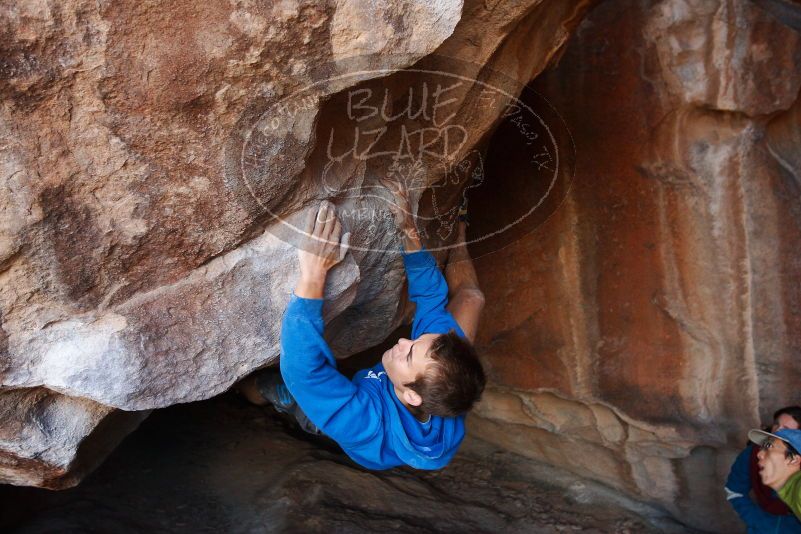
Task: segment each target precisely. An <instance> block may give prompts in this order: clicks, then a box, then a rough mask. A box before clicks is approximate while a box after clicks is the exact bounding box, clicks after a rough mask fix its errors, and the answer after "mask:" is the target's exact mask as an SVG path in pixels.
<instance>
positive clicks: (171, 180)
mask: <svg viewBox="0 0 801 534" xmlns="http://www.w3.org/2000/svg"><path fill="white" fill-rule="evenodd" d="M584 9H586V6H583V4H581V3H580V2H562V3H560V4H558V5H553V6H550V7H548V8H547V9H545V8H544V6H538V5H537V4H536V3H535V2H523V3H520V4H518V5H515V6H505V5H503V4H500V5H496V6H489V5H485V4H484V3H481V2H468V3H467V4H463V3H462V2H461V1H459V0H454V1H450V0H445V1H442V2H435V3H431V2H423V1H417V0H401V1H396V2H395V1H388V2H378V3H370V4H369V5H368V4H367V3H364V2H357V1H351V0H342V1H338V2H332V3H327V4H326V3H320V2H295V1H284V2H276V3H260V2H245V3H235V4H230V5H229V4H214V5H211V4H209V5H205V4H204V5H198V4H196V3H194V2H188V1H179V2H171V3H167V4H141V3H137V2H127V1H123V2H114V3H112V4H96V3H92V2H84V1H82V0H75V1H72V0H71V1H68V2H61V3H59V4H58V5H55V4H52V3H47V2H44V1H37V0H34V1H30V2H23V3H22V4H15V5H13V6H6V7H4V8H3V10H4V12H5V13H6V14H7V16H6V17H4V20H3V22H2V23H0V24H2V29H3V32H2V37H0V47H1V48H2V57H3V59H2V61H1V62H0V79H2V81H1V82H0V97H1V98H2V102H3V106H2V108H0V121H1V123H2V127H1V128H0V176H1V177H2V183H3V187H2V188H0V278H1V279H2V282H0V385H1V386H2V389H1V390H0V412H2V413H3V422H2V424H1V425H0V481H3V482H11V483H14V484H27V485H37V486H44V487H50V488H60V487H65V486H69V485H72V484H74V483H76V482H77V481H78V480H80V477H81V476H82V475H83V474H85V473H86V472H87V471H88V470H90V469H91V468H92V466H94V465H96V464H97V462H99V461H100V460H102V458H103V457H104V455H105V454H106V453H107V452H108V451H109V450H110V449H111V448H112V447H113V446H114V444H115V442H116V441H117V440H119V439H120V438H121V437H122V436H124V435H125V433H126V432H128V431H130V430H131V429H132V428H134V427H135V426H136V424H138V422H139V421H141V420H142V418H143V417H145V416H146V415H147V413H148V410H151V409H154V408H159V407H163V406H168V405H171V404H175V403H182V402H191V401H195V400H200V399H205V398H209V397H211V396H214V395H217V394H219V393H221V392H224V391H226V390H227V389H228V388H230V387H231V385H232V384H234V383H235V382H236V381H237V380H239V379H240V378H242V377H244V376H245V375H247V374H248V373H250V372H252V371H253V370H255V369H257V368H259V367H262V366H265V365H269V364H271V363H274V362H275V360H276V358H277V357H278V332H279V327H280V319H281V314H282V311H283V307H284V305H285V303H286V302H287V300H288V297H289V293H290V289H291V287H292V284H293V282H294V279H295V276H296V262H297V253H296V250H295V246H296V244H297V237H298V233H297V231H296V230H295V229H294V227H293V223H292V221H293V220H294V219H295V218H296V217H297V216H299V215H300V214H302V213H303V212H304V210H307V209H312V207H313V206H315V205H316V204H317V203H318V202H319V201H320V200H322V199H330V200H332V201H333V202H335V203H336V204H337V205H338V207H339V209H340V211H341V213H342V216H343V224H345V225H346V226H347V227H348V229H349V230H350V231H351V233H352V236H353V239H352V245H353V247H352V249H351V253H350V254H349V255H348V258H347V259H346V261H345V262H344V263H343V264H342V265H341V266H338V267H337V269H336V270H335V272H334V273H332V279H331V283H330V286H329V287H328V297H329V299H330V305H329V307H328V308H327V309H326V315H327V321H328V324H329V328H328V334H329V336H330V340H331V343H332V346H333V348H334V350H335V352H336V354H337V356H338V357H345V356H348V355H350V354H353V353H355V352H358V351H360V350H363V349H365V348H368V347H370V346H372V345H375V344H377V343H379V342H380V341H382V340H383V339H384V338H385V337H386V336H387V335H388V334H389V333H390V332H391V331H392V330H393V329H394V328H396V327H397V326H398V325H399V324H400V323H401V322H402V321H403V320H404V318H406V317H407V316H408V315H409V310H408V309H407V308H408V307H407V306H406V303H405V297H404V273H403V270H402V264H401V262H400V257H399V255H398V253H397V250H398V241H397V236H396V235H395V231H394V227H393V224H392V220H391V218H390V217H388V211H387V210H386V195H385V194H383V193H382V192H381V190H380V188H378V187H377V186H376V184H377V183H378V179H379V178H381V177H383V176H392V175H394V176H395V177H396V178H397V179H406V180H409V181H413V182H414V183H415V184H416V186H417V189H418V190H420V191H422V190H423V189H425V188H428V187H430V186H434V185H435V184H437V183H447V184H449V185H448V187H445V188H441V190H440V192H439V193H438V196H437V198H435V199H433V202H432V199H430V198H421V199H418V201H417V204H418V206H420V207H419V209H420V211H421V213H423V212H425V213H428V214H429V215H430V217H429V218H428V219H426V222H424V223H423V224H424V226H425V227H426V228H427V229H428V235H429V238H428V242H429V243H431V245H432V247H433V248H436V246H439V245H446V244H447V243H449V242H450V240H451V239H452V225H453V219H454V218H453V216H452V215H453V212H454V208H455V205H456V203H457V202H458V197H459V194H460V192H461V191H462V190H463V189H464V187H465V186H466V183H467V182H466V178H467V177H468V176H467V174H465V173H466V170H465V167H464V165H462V167H460V169H461V170H462V171H463V172H462V176H461V178H457V179H456V180H453V179H448V178H447V177H448V176H456V175H457V174H458V172H457V171H458V169H457V168H456V167H457V165H458V164H460V163H461V162H462V161H467V160H469V158H470V157H471V156H470V154H473V153H475V150H474V149H475V148H476V147H478V146H479V144H480V142H481V141H482V140H483V138H484V137H485V136H486V135H487V134H488V132H490V131H491V129H492V127H493V125H494V124H495V122H496V121H497V119H498V117H499V116H500V115H501V113H502V110H503V106H504V105H505V104H506V103H507V102H508V101H509V100H511V99H513V98H514V97H515V96H516V95H517V93H519V86H520V84H522V83H525V82H527V81H528V80H530V79H531V78H533V77H534V76H536V75H537V74H538V73H539V72H540V71H542V70H543V68H544V67H545V66H546V65H547V64H548V63H549V61H550V60H551V58H552V56H553V55H554V54H555V53H556V52H557V51H558V50H559V48H560V47H561V46H562V45H563V43H564V42H565V40H566V39H567V37H568V35H569V33H570V31H571V29H572V28H573V26H574V25H575V23H577V22H578V20H579V18H578V17H579V13H580V12H582V11H583V10H584ZM531 42H537V43H539V45H541V46H540V47H539V49H538V51H537V52H536V53H532V54H529V55H528V56H526V57H523V56H521V55H520V54H519V52H520V50H521V49H522V48H523V47H524V45H526V44H528V43H531ZM453 57H462V58H464V59H463V60H462V61H460V62H458V64H456V63H454V62H453V61H452V60H450V59H448V58H453ZM495 72H498V73H504V74H503V78H501V75H500V74H497V75H496V74H493V73H495ZM478 79H482V80H484V81H483V82H482V83H485V84H489V85H492V86H493V87H496V86H498V87H500V89H503V90H502V91H501V90H496V91H495V93H494V94H495V97H493V98H492V102H489V101H487V99H486V95H484V96H482V95H481V94H480V89H481V88H482V87H484V86H483V85H481V84H480V83H479V82H478V81H476V80H478ZM515 86H516V87H515ZM386 95H390V98H385V97H386ZM401 95H404V97H405V99H406V101H405V103H404V100H403V98H402V96H401ZM479 97H481V98H483V100H482V102H484V104H483V105H480V106H479V105H478V101H479V100H478V99H479ZM410 106H411V107H410ZM420 107H422V108H424V110H423V112H416V111H414V110H418V108H420ZM418 111H419V110H418ZM388 125H389V127H388ZM382 128H383V129H384V133H383V134H382V133H381V132H382ZM434 203H435V204H436V206H435V207H434V206H433V204H434ZM442 254H443V252H440V253H439V255H440V256H442ZM93 434H97V436H95V435H93ZM100 434H102V436H101V435H100ZM90 443H91V446H89V444H90ZM82 444H84V445H86V446H82ZM79 447H80V453H79Z"/></svg>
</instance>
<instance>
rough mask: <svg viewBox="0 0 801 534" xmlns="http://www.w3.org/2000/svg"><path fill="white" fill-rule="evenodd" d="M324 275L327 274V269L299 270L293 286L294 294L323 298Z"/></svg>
mask: <svg viewBox="0 0 801 534" xmlns="http://www.w3.org/2000/svg"><path fill="white" fill-rule="evenodd" d="M326 276H328V270H327V269H319V270H313V271H312V272H301V275H300V278H299V279H298V283H297V285H296V286H295V295H297V296H299V297H301V298H304V299H321V298H323V294H324V292H325V279H326Z"/></svg>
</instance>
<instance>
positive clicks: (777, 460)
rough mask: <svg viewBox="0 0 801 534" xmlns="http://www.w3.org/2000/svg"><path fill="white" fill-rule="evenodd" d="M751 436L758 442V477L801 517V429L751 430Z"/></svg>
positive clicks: (750, 437) (752, 439) (749, 436)
mask: <svg viewBox="0 0 801 534" xmlns="http://www.w3.org/2000/svg"><path fill="white" fill-rule="evenodd" d="M748 439H750V440H751V441H753V442H754V443H755V444H756V445H757V446H759V448H760V451H759V454H757V458H759V477H760V478H761V479H762V483H763V484H765V485H766V486H769V487H771V488H773V489H774V490H775V491H776V493H778V494H779V498H780V499H781V500H782V501H784V502H785V503H786V504H787V506H789V507H790V509H791V510H792V511H793V513H794V514H795V516H796V517H798V518H801V454H799V452H798V451H799V450H801V430H792V429H789V428H783V429H781V430H777V431H776V433H775V434H771V433H770V432H765V431H764V430H756V429H754V430H751V431H750V432H748Z"/></svg>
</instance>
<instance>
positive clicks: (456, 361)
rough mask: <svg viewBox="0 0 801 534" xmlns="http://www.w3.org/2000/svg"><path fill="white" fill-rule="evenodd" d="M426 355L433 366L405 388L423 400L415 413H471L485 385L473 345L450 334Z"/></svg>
mask: <svg viewBox="0 0 801 534" xmlns="http://www.w3.org/2000/svg"><path fill="white" fill-rule="evenodd" d="M428 354H429V356H430V357H431V359H432V360H433V363H431V364H430V365H429V366H428V368H427V369H426V371H425V373H422V374H420V375H418V376H417V378H416V379H415V381H414V382H409V383H408V384H405V386H406V387H408V388H411V389H412V390H413V391H415V392H416V393H417V394H418V395H420V397H421V398H422V399H423V402H422V403H421V404H420V406H419V407H418V411H419V412H421V413H423V414H431V415H439V416H441V417H453V416H456V415H461V414H463V413H467V412H468V411H470V409H471V408H472V407H473V404H475V402H476V401H477V400H478V399H479V398H481V392H482V391H484V386H485V385H486V383H487V377H486V376H485V375H484V368H483V367H482V366H481V362H480V361H479V359H478V355H477V354H476V350H475V349H474V348H473V345H471V344H470V343H469V342H468V341H467V340H466V339H464V338H462V337H460V336H459V335H458V334H457V333H456V332H455V331H454V330H451V331H450V332H448V333H447V334H442V335H440V336H439V337H438V338H437V339H435V340H434V343H432V345H431V348H430V349H429V351H428Z"/></svg>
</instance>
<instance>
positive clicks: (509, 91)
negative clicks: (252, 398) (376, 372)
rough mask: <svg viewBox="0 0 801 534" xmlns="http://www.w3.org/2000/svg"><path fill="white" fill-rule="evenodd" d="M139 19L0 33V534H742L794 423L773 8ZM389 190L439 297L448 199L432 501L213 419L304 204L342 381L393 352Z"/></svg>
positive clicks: (400, 7) (337, 11) (143, 12)
mask: <svg viewBox="0 0 801 534" xmlns="http://www.w3.org/2000/svg"><path fill="white" fill-rule="evenodd" d="M135 4H136V3H133V2H126V1H120V2H114V3H111V4H108V3H105V4H96V3H91V2H88V1H84V0H69V1H67V2H62V3H59V4H58V5H53V4H50V3H47V2H39V1H36V0H31V1H30V2H23V3H22V4H19V5H18V6H16V5H15V6H2V7H0V10H1V11H2V13H3V14H5V15H7V16H6V17H4V18H5V19H6V21H7V23H6V22H3V24H4V26H3V28H4V29H3V32H0V98H2V100H1V102H2V104H3V106H2V107H0V177H2V181H0V185H2V184H5V187H0V483H2V485H0V530H2V531H4V532H5V531H9V532H19V533H38V532H42V533H43V532H104V533H105V532H146V531H154V532H323V531H325V532H377V531H393V530H403V531H410V532H450V531H462V532H521V533H529V532H599V533H606V532H620V533H639V532H669V533H673V532H714V533H731V532H745V526H744V524H743V523H742V522H741V521H740V520H739V519H738V517H737V515H736V514H735V512H734V511H733V510H732V508H731V506H730V505H729V503H728V502H727V501H726V494H725V492H724V490H723V487H724V485H725V483H726V477H727V475H728V473H729V469H730V466H731V465H732V462H733V461H734V458H735V457H736V456H737V454H738V453H740V451H741V450H742V449H743V447H744V446H745V445H746V442H747V438H746V435H747V432H748V430H749V429H750V428H756V427H760V426H763V425H764V424H768V423H769V422H770V417H771V414H772V413H773V411H774V410H775V409H776V408H778V407H781V406H786V405H791V404H800V403H801V396H799V393H798V388H797V385H798V384H799V383H801V358H799V355H801V341H799V340H801V314H799V313H798V310H801V285H799V284H798V283H797V280H798V279H799V277H801V262H799V261H798V259H797V251H798V249H799V246H801V158H799V154H800V153H801V100H799V98H798V96H799V89H800V88H801V33H799V23H798V21H799V20H801V8H800V7H799V5H798V3H797V2H795V1H793V0H759V1H751V0H711V1H705V2H696V1H687V0H647V1H634V0H604V1H601V2H584V1H581V0H553V1H548V2H533V1H522V2H484V1H472V0H467V1H465V2H461V1H457V0H445V1H442V2H437V3H433V4H432V3H430V2H424V1H422V0H420V1H418V0H408V1H403V2H396V1H390V0H388V1H385V2H370V3H366V2H360V1H356V0H342V1H337V2H327V3H326V2H311V1H309V2H304V1H282V2H258V1H257V2H246V3H236V5H234V4H230V5H229V4H224V5H223V4H215V3H212V4H208V5H207V4H202V5H200V4H197V5H196V4H194V3H192V2H185V1H177V2H170V3H156V4H150V3H148V4H142V5H139V4H136V5H135ZM384 177H389V178H393V179H396V180H404V181H405V182H406V183H407V184H410V185H411V186H412V187H413V190H414V191H416V193H415V195H414V198H413V202H412V204H413V206H412V209H413V211H414V212H415V213H416V215H417V218H418V229H419V231H420V233H421V236H422V239H423V241H424V243H425V244H426V246H427V247H428V248H429V249H431V250H432V252H433V254H434V256H435V258H436V259H437V261H438V262H439V263H440V264H444V263H445V262H446V261H447V258H448V255H449V250H450V248H449V247H452V245H453V243H454V239H455V231H454V229H455V228H456V220H457V214H458V211H459V205H460V204H461V203H462V201H463V199H467V201H468V202H467V205H468V208H469V209H468V216H469V221H470V226H469V227H468V231H467V238H468V243H469V251H470V254H471V256H472V257H473V259H474V264H475V268H476V272H477V276H478V280H479V282H480V285H481V289H482V291H483V293H484V297H485V299H486V305H485V308H484V312H483V316H482V320H481V323H480V326H479V330H478V335H477V339H476V343H475V346H476V349H477V351H478V353H479V355H480V358H481V361H482V363H483V365H484V367H485V369H486V372H487V376H488V384H487V387H486V389H485V391H484V393H483V396H482V399H481V401H480V403H478V405H477V406H476V407H475V409H474V410H473V411H472V412H471V413H470V415H469V416H468V419H467V428H468V432H467V438H466V439H465V442H464V444H463V446H462V448H461V449H460V451H459V453H458V454H457V455H456V457H455V458H454V460H453V461H452V463H451V464H450V465H448V466H447V467H446V468H445V469H443V470H441V471H435V472H421V471H414V470H412V469H409V468H396V469H392V470H389V471H382V472H370V471H367V470H365V469H363V468H360V467H359V466H357V465H356V464H355V463H353V462H352V461H351V460H349V459H348V457H347V456H346V455H345V454H344V453H343V452H342V451H341V450H339V449H338V447H336V446H335V445H333V444H331V443H329V442H326V441H325V440H321V439H317V438H312V437H310V436H308V435H306V434H305V433H303V432H302V431H300V430H299V429H297V428H296V426H294V425H293V424H292V423H291V422H289V421H287V420H286V419H285V418H284V417H282V416H281V415H279V414H277V413H276V412H275V411H274V410H272V409H271V408H269V407H268V408H260V407H256V406H253V405H251V404H249V403H248V402H247V401H246V400H245V399H244V398H243V397H242V396H241V395H239V394H238V393H237V391H236V389H237V383H239V382H240V381H241V380H242V379H243V378H244V377H247V376H249V375H250V374H252V373H254V372H258V371H259V370H261V369H264V368H265V367H270V366H275V365H276V364H277V359H278V354H279V336H280V325H281V316H282V313H283V310H284V308H285V306H286V304H287V301H288V295H289V293H290V290H291V289H292V287H293V284H294V283H295V281H296V277H297V270H298V263H297V246H298V232H297V231H296V230H295V229H293V226H292V225H295V224H297V221H298V220H300V217H301V216H302V215H303V214H304V213H306V210H308V209H310V207H312V206H316V205H318V204H319V202H320V201H321V200H324V199H325V200H329V201H331V202H333V203H334V204H335V205H336V206H337V209H338V212H339V214H340V217H341V219H342V223H343V226H344V227H345V229H347V230H348V231H349V232H350V233H351V234H352V235H351V245H352V247H351V250H350V252H349V253H348V254H347V256H346V257H345V259H344V260H343V262H342V263H341V264H340V265H338V266H337V267H336V268H335V269H334V270H333V271H332V272H331V275H330V278H329V282H328V286H327V288H326V307H325V308H324V317H325V322H326V340H327V341H328V343H329V345H330V346H331V348H332V351H333V353H334V355H335V356H336V358H337V359H338V361H339V365H340V369H341V370H342V371H343V372H344V373H345V374H346V375H348V376H351V375H352V374H353V373H355V372H356V371H357V370H359V369H363V368H366V367H369V366H372V365H374V364H375V363H376V362H377V361H378V359H379V358H380V355H381V354H382V352H383V351H384V350H386V349H387V348H388V347H391V346H392V344H394V342H395V341H396V340H397V339H398V338H399V337H408V336H409V335H410V327H409V323H410V321H411V318H412V315H413V312H414V306H413V305H412V304H411V303H410V302H409V301H408V298H407V297H406V282H405V280H406V278H405V273H404V270H403V266H402V263H401V261H400V258H399V255H398V253H397V251H398V250H399V246H400V242H401V241H400V238H399V235H398V232H397V229H396V228H395V227H394V226H393V223H392V219H391V218H390V217H387V215H388V214H389V213H390V212H389V211H388V210H387V209H386V207H387V197H386V194H385V190H384V189H382V186H381V185H380V183H381V182H380V180H381V179H382V178H384ZM791 519H792V518H791ZM799 528H801V525H799Z"/></svg>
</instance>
